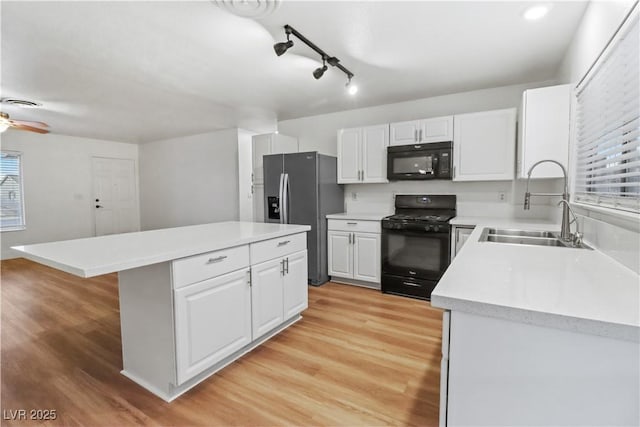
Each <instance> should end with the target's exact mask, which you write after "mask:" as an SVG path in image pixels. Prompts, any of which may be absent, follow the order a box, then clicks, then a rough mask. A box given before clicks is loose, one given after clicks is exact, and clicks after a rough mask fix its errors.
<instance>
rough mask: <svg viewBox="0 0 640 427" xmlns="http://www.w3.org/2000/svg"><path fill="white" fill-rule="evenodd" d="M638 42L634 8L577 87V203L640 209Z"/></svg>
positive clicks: (575, 194) (639, 36) (638, 35)
mask: <svg viewBox="0 0 640 427" xmlns="http://www.w3.org/2000/svg"><path fill="white" fill-rule="evenodd" d="M636 9H637V6H636ZM639 40H640V34H639V31H638V13H637V10H635V11H634V13H633V14H631V15H630V17H629V18H628V19H627V22H626V23H625V24H624V25H623V26H622V27H621V28H620V30H619V32H618V34H617V35H616V37H615V38H614V39H613V40H612V42H611V43H610V44H609V46H607V49H606V50H605V52H604V53H603V55H602V56H601V57H600V59H599V60H598V62H597V63H596V64H595V66H594V67H593V68H592V69H591V70H590V72H589V74H588V75H587V77H586V78H585V80H584V81H583V82H582V83H581V84H580V86H578V88H577V97H576V100H577V128H576V163H575V167H576V172H575V187H574V200H575V201H577V202H581V203H586V204H592V205H597V206H603V207H608V208H614V209H620V210H626V211H632V212H640V135H639V133H640V92H639V83H640V77H639V69H640V62H639V50H640V43H639Z"/></svg>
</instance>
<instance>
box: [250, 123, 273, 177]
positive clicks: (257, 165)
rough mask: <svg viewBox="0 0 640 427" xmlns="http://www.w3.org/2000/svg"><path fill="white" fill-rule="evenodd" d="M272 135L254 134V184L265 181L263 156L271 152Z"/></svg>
mask: <svg viewBox="0 0 640 427" xmlns="http://www.w3.org/2000/svg"><path fill="white" fill-rule="evenodd" d="M271 136H272V134H265V135H254V136H253V139H252V146H251V149H252V155H253V183H254V184H262V183H263V182H264V176H263V175H264V169H263V166H262V156H264V155H267V154H271Z"/></svg>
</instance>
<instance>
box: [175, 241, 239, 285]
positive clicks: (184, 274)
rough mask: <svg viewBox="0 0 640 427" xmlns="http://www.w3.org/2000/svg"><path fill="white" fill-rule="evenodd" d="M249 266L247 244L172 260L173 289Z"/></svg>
mask: <svg viewBox="0 0 640 427" xmlns="http://www.w3.org/2000/svg"><path fill="white" fill-rule="evenodd" d="M248 266H249V246H248V245H244V246H237V247H235V248H229V249H223V250H220V251H214V252H207V253H204V254H201V255H195V256H192V257H188V258H182V259H178V260H175V261H173V287H174V288H175V289H178V288H181V287H183V286H187V285H190V284H191V283H196V282H200V281H202V280H206V279H210V278H212V277H216V276H219V275H221V274H225V273H229V272H231V271H234V270H239V269H241V268H244V267H248Z"/></svg>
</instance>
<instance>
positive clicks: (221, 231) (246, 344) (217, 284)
mask: <svg viewBox="0 0 640 427" xmlns="http://www.w3.org/2000/svg"><path fill="white" fill-rule="evenodd" d="M309 229H310V227H309V226H306V225H289V224H264V223H250V222H223V223H214V224H203V225H195V226H189V227H178V228H171V229H164V230H153V231H144V232H138V233H126V234H120V235H110V236H101V237H94V238H87V239H77V240H69V241H64V242H52V243H43V244H36V245H28V246H18V247H14V249H16V250H18V251H20V252H22V253H23V254H24V257H25V258H29V259H31V260H33V261H36V262H40V263H42V264H45V265H48V266H50V267H53V268H57V269H60V270H63V271H66V272H68V273H72V274H75V275H78V276H81V277H93V276H97V275H100V274H106V273H113V272H118V281H119V297H120V324H121V334H122V356H123V357H122V358H123V370H122V374H123V375H125V376H127V377H128V378H130V379H132V380H133V381H135V382H136V383H138V384H139V385H141V386H142V387H144V388H146V389H147V390H149V391H151V392H152V393H154V394H156V395H157V396H159V397H161V398H163V399H164V400H166V401H171V400H173V399H175V398H176V397H178V396H179V395H181V394H182V393H184V392H185V391H187V390H188V389H190V388H191V387H193V386H195V385H196V384H198V383H199V382H201V381H202V380H204V379H206V378H207V377H209V376H210V375H212V374H214V373H215V372H216V371H218V370H220V369H222V368H223V367H225V366H226V365H228V364H229V363H231V362H233V361H234V360H236V359H238V358H239V357H241V356H242V355H244V354H246V353H247V352H249V351H251V350H252V349H253V348H255V347H257V346H258V345H260V344H261V343H262V342H264V341H265V340H267V339H269V338H270V337H272V336H274V335H275V334H277V333H278V332H280V331H282V330H284V329H285V328H287V327H288V326H290V325H292V324H293V323H295V322H296V321H298V320H299V319H300V318H301V316H300V313H301V312H302V311H303V310H305V309H306V308H307V251H306V231H308V230H309Z"/></svg>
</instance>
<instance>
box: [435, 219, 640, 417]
mask: <svg viewBox="0 0 640 427" xmlns="http://www.w3.org/2000/svg"><path fill="white" fill-rule="evenodd" d="M499 224H500V222H499V221H492V222H491V225H492V226H496V225H499ZM487 226H489V224H488V223H486V222H485V223H479V224H478V225H477V226H476V227H475V230H474V231H473V232H472V234H471V235H470V236H469V238H468V240H467V243H466V244H465V246H464V247H463V248H462V250H461V251H460V252H459V253H458V255H457V256H456V258H455V259H454V260H453V262H452V263H451V265H450V266H449V269H448V270H447V272H446V273H445V274H444V276H443V277H442V279H441V280H440V282H439V283H438V285H437V287H436V288H435V290H434V291H433V293H432V297H431V298H432V299H431V303H432V305H433V306H434V307H440V308H444V309H446V310H447V311H446V312H445V314H444V319H443V343H442V365H441V366H442V370H441V374H442V376H441V406H440V424H441V425H447V426H459V425H510V426H516V425H639V424H640V409H639V406H640V405H639V401H640V377H639V367H638V360H639V357H640V299H639V298H640V287H639V286H638V274H637V273H636V272H635V271H633V270H630V269H629V268H627V267H625V266H623V265H622V264H619V263H617V262H616V261H614V260H613V259H611V258H609V257H608V256H606V255H605V254H603V253H602V252H600V251H598V250H589V249H574V248H565V247H543V246H529V245H519V244H504V243H497V242H486V241H480V240H481V239H480V237H481V235H482V232H483V229H484V228H485V227H487ZM517 228H520V229H530V230H533V229H538V230H552V231H553V230H554V228H551V227H546V226H544V225H540V224H537V225H536V224H531V225H530V226H522V225H521V226H519V227H517ZM587 243H588V242H587Z"/></svg>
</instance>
